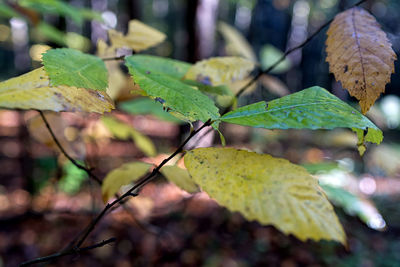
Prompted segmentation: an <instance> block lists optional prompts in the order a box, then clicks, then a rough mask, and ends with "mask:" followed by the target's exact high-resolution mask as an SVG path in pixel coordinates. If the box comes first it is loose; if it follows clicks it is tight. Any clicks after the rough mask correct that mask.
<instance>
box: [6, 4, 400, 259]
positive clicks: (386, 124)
mask: <svg viewBox="0 0 400 267" xmlns="http://www.w3.org/2000/svg"><path fill="white" fill-rule="evenodd" d="M355 2H356V1H350V0H319V1H316V0H249V1H246V0H191V1H184V0H146V1H145V0H85V1H78V0H70V1H61V0H20V1H16V0H15V1H12V0H9V1H5V0H2V1H1V2H0V80H5V79H8V78H11V77H14V76H17V75H20V74H22V73H25V72H27V71H29V70H31V69H33V68H37V67H39V66H40V58H41V53H43V52H45V51H46V50H47V49H49V48H55V47H71V48H75V49H78V50H81V51H83V52H87V53H97V52H98V51H97V43H98V41H99V40H104V41H108V40H107V39H108V36H107V30H108V29H116V30H118V31H121V32H124V33H125V32H126V31H127V27H128V22H129V21H130V20H131V19H139V20H141V21H142V22H144V23H146V24H148V25H150V26H152V27H154V28H156V29H158V30H160V31H162V32H164V33H165V34H166V35H167V40H166V41H165V42H164V43H162V44H161V45H159V46H157V47H155V48H152V49H150V50H148V51H145V53H148V54H154V55H159V56H165V57H171V58H175V59H180V60H184V61H187V62H196V61H198V60H200V59H203V58H208V57H211V56H222V55H227V54H229V42H228V41H229V40H228V39H227V38H226V36H224V35H223V31H222V30H221V28H222V27H223V26H221V25H223V24H221V23H220V22H224V23H226V24H228V25H231V26H233V27H234V28H236V30H238V31H239V33H241V35H242V37H243V38H245V39H246V40H247V41H248V42H249V43H250V45H251V47H252V48H251V50H252V51H251V52H249V53H250V54H251V55H252V57H254V60H255V61H258V62H259V63H260V64H261V66H262V67H263V68H267V67H268V66H270V65H271V64H272V63H273V62H274V61H275V60H276V59H277V58H279V55H281V54H282V52H283V51H285V50H286V49H288V48H291V47H294V46H296V45H298V44H300V43H301V42H303V41H304V40H305V39H306V38H307V36H308V35H309V34H311V33H313V32H314V31H315V30H317V29H318V28H319V26H320V25H322V24H323V23H324V22H325V21H327V20H329V19H330V18H332V17H333V16H334V15H335V14H337V13H338V12H340V11H342V10H344V9H345V8H346V7H348V6H350V5H352V4H354V3H355ZM364 7H365V8H367V9H368V10H369V11H370V12H371V13H372V14H373V15H374V16H375V17H376V19H377V20H378V22H379V23H380V24H381V25H382V28H383V30H384V31H386V33H387V35H388V38H389V39H390V41H391V42H392V44H393V48H394V50H395V52H396V53H397V54H398V51H399V49H400V37H399V36H400V15H399V14H400V2H399V1H397V0H370V1H367V3H366V4H364ZM325 30H326V29H325ZM325 30H323V31H322V32H321V33H320V34H319V35H318V36H317V37H316V38H315V39H313V40H312V41H311V42H310V43H309V44H307V45H306V46H305V47H304V48H303V49H302V50H298V51H296V52H294V53H292V54H291V55H289V56H288V58H287V60H286V61H285V63H284V64H282V65H280V66H279V67H278V68H277V69H276V70H275V71H274V72H273V76H268V77H262V78H261V80H260V82H259V84H258V85H257V86H256V87H255V88H253V90H252V91H251V92H249V93H248V94H246V95H245V96H243V97H241V98H240V99H239V105H243V104H247V103H252V102H255V101H259V100H271V99H274V98H277V97H279V96H283V95H286V94H288V93H293V92H296V91H299V90H301V89H304V88H308V87H310V86H314V85H319V86H321V87H324V88H326V89H328V90H330V91H331V92H333V93H334V94H335V95H337V96H338V97H340V98H341V99H343V100H345V101H350V102H353V101H354V99H352V98H350V97H349V95H348V93H347V91H345V90H343V89H342V87H341V85H340V83H337V82H336V81H335V80H334V77H333V75H332V74H329V70H328V64H327V63H326V62H325V56H326V54H325V44H324V42H325V39H326V36H325ZM395 64H396V72H399V63H398V61H397V62H395ZM115 66H117V69H118V66H119V65H118V63H117V65H115V64H114V66H112V68H113V69H114V70H115ZM121 67H122V66H121ZM110 68H111V67H110ZM110 68H109V69H110ZM124 74H126V70H125V69H123V68H122V72H121V71H119V74H118V75H119V76H117V77H118V78H116V80H113V85H110V87H111V86H116V85H115V83H117V81H118V82H120V81H121V79H127V82H124V83H121V85H118V87H121V88H123V89H121V90H119V91H118V92H117V93H115V91H112V93H110V95H112V97H113V98H114V99H115V100H116V103H117V106H118V110H117V111H116V112H113V113H112V117H114V118H113V119H114V120H115V122H113V121H111V122H113V125H114V126H113V128H110V123H105V121H104V120H99V116H98V115H93V114H90V115H89V114H71V113H63V114H61V115H59V114H57V115H56V114H51V115H50V114H48V116H54V117H55V118H54V119H53V120H50V122H51V124H52V126H53V127H54V128H55V132H56V134H57V136H58V137H59V139H60V141H61V143H62V144H63V146H64V147H66V149H67V151H68V152H69V154H70V155H73V156H74V157H75V158H77V159H79V160H82V162H87V163H89V164H90V166H93V167H95V168H96V169H95V171H96V172H97V173H98V174H99V175H102V176H104V175H105V174H106V173H107V172H109V171H110V170H112V169H113V168H115V167H118V166H120V165H121V164H123V163H124V162H129V161H131V160H133V159H140V160H143V161H146V162H149V163H155V164H157V163H160V162H161V160H162V159H163V158H164V157H165V155H166V154H168V153H170V152H172V151H173V150H174V148H175V147H176V146H177V145H178V144H179V142H180V140H181V138H182V136H184V133H185V132H186V131H187V130H188V126H187V125H184V124H182V122H181V121H179V120H177V119H176V118H175V117H173V116H171V115H170V114H168V113H166V112H164V111H163V110H162V107H161V104H160V103H158V102H154V101H149V100H148V99H147V98H141V97H139V96H138V95H132V94H130V93H129V91H130V90H135V89H136V90H137V88H135V87H134V86H133V83H132V82H131V81H130V80H129V79H128V78H127V77H125V78H123V77H124ZM110 80H111V76H110ZM399 87H400V76H399V75H398V74H395V75H392V81H391V83H390V84H388V85H387V86H386V94H385V95H384V96H383V97H381V99H380V100H379V101H378V102H377V103H376V104H375V106H374V107H373V108H372V109H371V110H370V111H369V112H368V114H367V115H368V116H369V117H370V118H371V119H372V120H373V121H374V122H375V123H376V124H377V125H378V126H379V127H380V128H381V129H382V130H383V131H384V136H385V139H384V142H383V144H382V145H380V146H370V147H369V148H368V150H367V152H366V155H365V156H364V157H363V158H361V157H360V156H359V155H358V152H357V150H356V147H355V144H356V140H355V137H354V134H352V133H351V132H349V131H345V130H341V129H338V130H334V131H323V130H321V131H308V130H305V131H298V130H288V131H278V130H277V131H269V130H261V129H249V128H246V127H241V126H235V125H222V126H221V127H222V132H223V133H224V135H225V137H226V139H227V144H228V145H232V146H236V147H244V148H249V149H252V150H254V151H257V152H263V153H269V154H272V155H274V156H280V157H285V158H287V159H289V160H290V161H292V162H294V163H298V164H302V165H304V167H306V168H307V169H308V170H309V171H310V172H311V173H312V174H315V175H316V176H317V177H318V178H319V179H320V184H321V186H322V187H323V188H324V190H325V191H326V193H327V196H328V197H329V198H330V200H331V201H332V202H333V203H334V205H335V206H336V207H337V212H338V215H339V217H340V220H341V222H342V223H343V224H344V227H345V230H346V233H347V235H348V242H349V246H348V249H345V248H343V247H341V246H339V245H338V244H334V243H329V242H321V243H315V242H307V243H301V242H299V241H297V240H296V239H294V238H293V237H286V236H284V235H282V234H281V233H280V232H278V231H276V230H275V229H274V228H272V227H263V226H260V225H259V224H258V223H255V222H246V221H245V220H244V219H243V218H242V217H241V216H240V215H239V214H236V213H234V214H232V213H229V212H227V211H226V210H225V209H223V208H221V207H218V206H217V205H216V204H215V202H213V201H212V200H210V199H209V198H208V197H207V196H206V195H205V194H204V193H199V194H196V195H194V196H192V195H189V194H187V193H186V192H183V191H182V190H180V189H178V188H177V187H175V186H174V185H172V184H169V183H167V182H166V181H165V180H163V179H159V180H160V181H159V182H155V183H151V184H149V185H147V186H146V187H145V188H144V189H143V192H142V194H141V196H140V197H137V198H135V199H134V200H131V201H129V202H128V205H129V209H128V210H126V209H122V210H118V212H114V213H112V214H111V215H110V216H109V217H108V218H107V219H106V220H104V221H103V222H102V224H100V226H99V229H98V230H97V231H96V232H95V233H94V234H93V237H92V238H93V240H100V239H105V238H108V237H109V236H116V237H117V238H118V239H119V242H118V243H117V244H116V245H115V246H112V247H111V246H109V247H105V248H101V249H98V250H95V251H92V252H90V253H89V254H90V256H82V257H80V258H79V259H73V258H71V259H68V260H65V261H62V262H57V263H55V265H56V266H60V265H61V266H63V265H70V264H74V265H76V266H80V265H83V266H85V265H94V264H97V265H104V266H143V265H157V266H158V265H162V266H164V265H165V266H167V265H168V266H180V265H187V266H200V265H202V266H256V265H258V266H266V265H268V266H399V265H400V253H399V252H400V207H399V204H398V202H399V200H400V138H399V125H400V98H399V95H400V93H399V92H400V91H399V90H398V89H399ZM219 100H221V99H219ZM221 101H223V100H221ZM354 105H355V106H356V104H354ZM36 116H37V114H36V112H35V111H27V112H20V111H10V110H0V169H1V170H2V171H1V173H0V216H1V217H0V225H1V227H0V240H2V242H1V244H0V255H1V256H0V266H15V265H16V264H17V263H20V262H22V261H23V260H26V259H29V258H33V257H38V256H40V255H44V254H49V253H53V252H54V251H55V250H57V249H58V248H60V246H63V244H64V243H65V240H68V239H69V238H71V236H73V235H74V234H75V233H76V232H78V230H79V229H80V228H81V226H83V225H85V223H86V221H87V220H88V219H89V218H90V217H91V215H93V212H96V211H98V210H99V209H100V208H101V207H102V202H101V198H100V194H99V189H98V188H97V186H96V185H95V184H94V183H93V182H91V181H90V179H88V178H87V176H86V175H85V173H82V171H80V170H79V169H77V168H75V167H74V166H73V165H72V164H71V163H69V162H68V161H67V160H66V159H65V158H64V157H62V156H59V155H58V153H55V152H56V151H57V148H56V146H55V144H54V143H53V141H52V140H51V137H50V136H49V135H48V133H47V132H46V129H45V128H44V125H43V124H40V123H39V124H38V123H33V122H34V121H35V117H36ZM108 121H109V122H110V120H108ZM121 131H124V132H126V133H127V135H126V136H122V137H121V134H118V133H120V132H121ZM197 142H198V143H199V144H200V145H202V146H206V145H211V144H213V143H214V145H219V141H218V138H215V140H214V137H213V136H210V135H208V136H206V137H204V138H202V140H200V141H199V140H197ZM155 150H157V152H158V153H161V154H158V155H156V156H154V154H155ZM149 151H150V152H149ZM160 178H162V177H160ZM266 204H268V203H266Z"/></svg>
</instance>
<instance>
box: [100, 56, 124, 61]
mask: <svg viewBox="0 0 400 267" xmlns="http://www.w3.org/2000/svg"><path fill="white" fill-rule="evenodd" d="M125 57H126V55H122V56H117V57H105V58H101V60H103V61H111V60H123V59H125Z"/></svg>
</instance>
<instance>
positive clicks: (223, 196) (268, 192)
mask: <svg viewBox="0 0 400 267" xmlns="http://www.w3.org/2000/svg"><path fill="white" fill-rule="evenodd" d="M185 166H186V168H187V169H188V171H189V174H190V175H191V177H192V178H193V180H194V181H195V183H197V184H198V185H199V186H200V187H201V188H202V189H203V190H204V191H206V192H207V193H208V194H209V195H210V196H211V197H212V198H215V199H216V200H217V201H218V202H219V203H220V204H221V205H223V206H225V207H227V208H228V209H230V210H231V211H238V212H240V213H242V214H243V216H244V217H246V218H247V219H248V220H257V221H259V222H260V223H262V224H272V225H274V226H275V227H276V228H278V229H280V230H281V231H283V232H284V233H286V234H293V235H295V236H296V237H297V238H299V239H300V240H302V241H305V240H306V239H313V240H320V239H326V240H336V241H339V242H341V243H343V244H345V242H346V237H345V233H344V231H343V228H342V226H341V224H340V222H339V220H338V218H337V217H336V214H335V212H334V210H333V208H332V205H331V204H330V203H329V201H328V200H327V199H326V196H325V194H324V192H323V191H322V189H321V188H320V187H319V185H318V181H317V179H315V178H314V177H312V176H311V175H310V174H309V173H308V172H307V171H306V170H305V169H304V168H302V167H300V166H297V165H295V164H292V163H290V162H289V161H287V160H285V159H280V158H274V157H272V156H270V155H260V154H257V153H254V152H248V151H243V150H237V149H233V148H198V149H195V150H192V151H189V152H188V153H187V154H186V156H185Z"/></svg>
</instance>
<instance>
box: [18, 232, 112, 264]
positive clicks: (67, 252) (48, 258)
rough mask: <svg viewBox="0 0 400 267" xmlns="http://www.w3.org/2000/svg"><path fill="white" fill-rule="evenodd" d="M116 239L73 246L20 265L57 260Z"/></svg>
mask: <svg viewBox="0 0 400 267" xmlns="http://www.w3.org/2000/svg"><path fill="white" fill-rule="evenodd" d="M115 241H116V238H114V237H113V238H110V239H107V240H103V241H101V242H100V243H97V244H94V245H91V246H88V247H84V248H72V249H69V250H65V251H62V252H58V253H55V254H52V255H49V256H46V257H41V258H36V259H33V260H30V261H26V262H23V263H21V264H20V265H19V266H29V265H33V264H37V263H41V262H48V261H52V260H55V259H57V258H60V257H63V256H67V255H72V254H79V253H81V252H85V251H88V250H92V249H95V248H99V247H103V246H105V245H107V244H110V243H112V242H115Z"/></svg>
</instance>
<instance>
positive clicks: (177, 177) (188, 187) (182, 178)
mask: <svg viewBox="0 0 400 267" xmlns="http://www.w3.org/2000/svg"><path fill="white" fill-rule="evenodd" d="M160 171H161V173H162V174H163V175H164V176H165V178H167V179H168V180H169V181H171V182H173V183H174V184H175V185H176V186H178V187H179V188H181V189H183V190H185V191H187V192H189V193H197V192H199V187H198V186H197V185H196V184H195V183H194V182H193V180H192V178H190V176H189V173H188V171H187V170H185V169H182V168H179V167H178V166H176V165H174V166H164V167H162V168H161V170H160Z"/></svg>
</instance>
